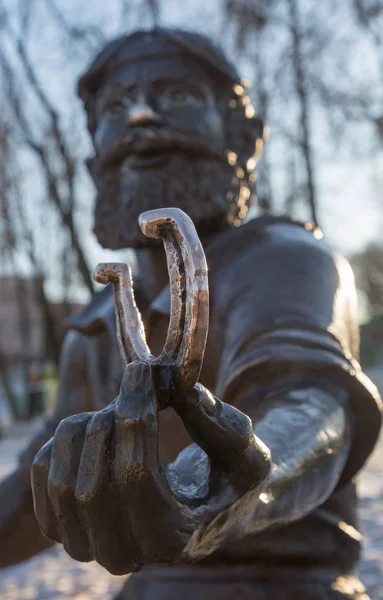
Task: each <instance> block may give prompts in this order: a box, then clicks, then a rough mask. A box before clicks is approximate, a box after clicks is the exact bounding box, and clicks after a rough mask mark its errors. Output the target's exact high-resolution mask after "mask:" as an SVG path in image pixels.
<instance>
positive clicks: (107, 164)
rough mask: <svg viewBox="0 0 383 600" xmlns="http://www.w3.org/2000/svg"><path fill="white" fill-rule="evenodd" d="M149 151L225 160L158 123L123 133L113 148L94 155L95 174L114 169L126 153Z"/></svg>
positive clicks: (196, 140) (197, 141) (204, 145)
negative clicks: (124, 134)
mask: <svg viewBox="0 0 383 600" xmlns="http://www.w3.org/2000/svg"><path fill="white" fill-rule="evenodd" d="M150 152H164V153H165V152H166V153H167V152H183V153H186V154H190V155H194V156H199V157H203V158H212V159H215V160H218V161H220V162H226V161H225V155H224V153H223V152H219V151H218V150H214V149H213V148H212V147H211V146H210V145H209V144H208V143H206V142H205V141H204V140H203V139H201V138H197V137H192V136H190V135H185V134H182V133H179V132H177V131H174V130H171V129H166V128H162V127H161V128H160V127H158V126H157V127H156V128H149V127H145V128H138V127H136V128H135V129H134V130H132V131H130V132H129V133H128V134H127V135H126V136H124V137H123V138H122V139H121V141H120V142H119V143H118V144H116V146H115V147H114V148H111V149H110V150H108V152H106V153H103V154H101V155H100V156H96V157H95V160H94V168H95V174H96V176H97V177H100V176H102V175H104V174H105V173H106V172H107V171H110V170H115V169H118V168H119V167H120V166H121V165H122V163H123V162H124V160H125V159H126V158H128V157H129V156H131V155H137V154H147V153H150Z"/></svg>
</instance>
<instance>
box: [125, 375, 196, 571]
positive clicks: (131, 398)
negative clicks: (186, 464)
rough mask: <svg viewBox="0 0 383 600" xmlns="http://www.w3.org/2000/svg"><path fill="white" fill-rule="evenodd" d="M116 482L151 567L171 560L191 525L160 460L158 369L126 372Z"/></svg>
mask: <svg viewBox="0 0 383 600" xmlns="http://www.w3.org/2000/svg"><path fill="white" fill-rule="evenodd" d="M115 427H116V434H115V435H116V449H115V463H114V468H115V475H114V477H115V481H116V486H117V489H118V493H119V496H120V498H121V500H122V502H123V504H124V507H125V508H124V510H123V514H124V516H125V519H128V520H129V523H130V527H131V531H132V532H133V535H134V537H135V539H136V540H137V541H138V543H139V544H140V548H141V552H142V554H143V559H144V562H145V563H150V562H158V561H159V560H161V561H163V562H165V563H166V562H171V561H172V560H173V559H174V556H177V555H178V554H179V553H180V552H181V551H182V549H183V547H184V545H185V543H186V540H187V533H186V529H187V528H188V525H190V523H189V520H188V516H187V514H186V509H183V508H182V507H181V506H180V505H179V504H178V502H177V501H176V499H175V498H174V496H173V495H172V493H171V490H170V488H169V486H168V483H167V480H166V477H165V475H164V473H163V471H162V469H161V467H160V465H159V460H158V419H157V400H156V393H155V389H154V384H153V368H152V367H151V366H149V365H147V364H144V363H135V366H134V368H133V364H132V368H131V369H130V370H127V371H125V375H124V378H123V382H122V386H121V392H120V396H119V398H118V400H117V402H116V425H115Z"/></svg>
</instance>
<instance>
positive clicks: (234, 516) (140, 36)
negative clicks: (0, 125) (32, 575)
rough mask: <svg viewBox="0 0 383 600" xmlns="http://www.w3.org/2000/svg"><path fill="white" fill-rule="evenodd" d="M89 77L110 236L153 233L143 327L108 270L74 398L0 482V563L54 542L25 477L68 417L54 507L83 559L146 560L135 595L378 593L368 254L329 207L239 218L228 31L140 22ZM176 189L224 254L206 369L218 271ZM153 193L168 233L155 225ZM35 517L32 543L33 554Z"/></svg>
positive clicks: (46, 461)
mask: <svg viewBox="0 0 383 600" xmlns="http://www.w3.org/2000/svg"><path fill="white" fill-rule="evenodd" d="M79 92H80V96H81V97H82V99H83V100H84V103H85V108H86V111H87V115H88V124H89V130H90V133H91V135H92V139H93V142H94V147H95V158H94V159H93V160H92V161H90V163H89V167H90V171H91V173H92V175H93V178H94V180H95V184H96V188H97V199H96V212H95V231H96V234H97V236H98V239H99V240H100V242H101V243H102V244H103V245H104V246H105V247H109V248H125V247H131V248H135V249H136V252H137V262H138V269H137V273H136V274H135V276H134V288H135V296H136V303H137V306H138V309H139V312H140V313H141V314H142V318H143V323H144V328H145V334H146V339H145V337H144V334H143V326H141V322H140V315H139V312H138V309H137V307H136V306H135V304H134V302H133V296H132V292H131V285H130V280H129V276H128V274H127V272H126V270H125V269H124V268H123V267H121V266H120V265H115V266H114V268H112V267H111V266H110V265H109V266H105V265H104V266H103V267H100V268H99V270H98V271H97V273H96V276H97V277H98V278H99V279H100V280H102V281H103V282H105V281H106V280H110V281H111V282H112V286H107V287H106V288H105V290H104V291H102V292H101V293H100V294H99V295H98V296H97V297H96V298H95V299H94V300H93V301H92V302H91V304H90V305H89V306H88V307H87V308H86V309H85V310H84V312H83V313H82V315H80V317H78V318H77V319H74V320H73V321H72V331H71V332H70V333H69V334H68V337H67V340H66V343H65V346H64V349H63V355H62V364H61V386H60V393H59V397H58V404H57V409H56V412H55V414H54V416H53V417H52V419H51V421H50V422H49V423H48V425H47V427H46V429H45V431H44V432H43V433H42V434H41V436H40V437H39V438H38V439H37V440H35V442H34V444H33V445H32V446H31V447H30V448H29V449H28V450H27V451H26V453H25V454H24V457H23V458H22V461H21V465H20V468H19V470H18V472H16V473H14V474H13V475H11V476H10V478H9V479H8V480H6V481H5V482H4V483H3V484H2V486H1V488H0V493H1V495H2V496H1V497H2V502H1V508H0V526H1V529H0V542H1V547H0V552H1V559H2V563H0V564H2V565H4V564H5V562H7V561H8V564H9V563H10V562H12V561H13V562H15V561H17V560H21V559H22V558H26V557H27V555H31V554H32V553H33V552H36V551H38V550H40V549H41V548H42V547H44V546H46V544H47V543H48V542H47V541H45V538H43V537H42V536H40V537H39V536H37V535H36V534H35V533H33V532H35V531H36V523H35V521H34V520H33V518H32V513H31V495H30V489H29V487H28V484H27V480H28V476H29V468H30V464H31V461H32V459H33V456H34V454H35V452H36V451H37V449H38V447H39V446H41V445H42V444H43V443H44V442H46V441H47V439H48V438H49V437H50V436H51V435H52V434H53V433H54V431H55V429H56V427H57V425H58V423H59V422H60V420H61V419H63V418H64V420H63V421H61V423H60V425H59V426H58V428H57V430H56V432H55V435H54V437H53V439H52V440H51V441H49V442H48V443H47V444H45V445H44V446H43V448H42V449H41V450H40V451H39V453H38V455H37V457H36V459H35V462H34V466H33V487H34V496H35V508H36V514H37V517H38V521H39V524H40V526H41V528H42V530H43V531H44V533H45V534H46V535H47V536H48V537H49V538H50V539H53V540H56V541H60V542H62V543H63V544H64V547H65V548H66V550H67V552H68V553H69V554H70V555H71V556H73V557H74V558H76V559H78V560H84V561H87V560H92V559H95V560H97V561H98V562H99V563H100V564H102V565H103V566H105V567H106V568H107V569H108V570H109V571H111V572H113V573H133V575H131V577H130V578H129V580H128V582H127V584H126V586H125V588H124V591H123V592H122V594H123V595H122V596H121V598H122V597H124V598H129V599H137V600H154V599H160V598H166V599H169V600H173V599H174V600H176V599H177V600H178V599H179V598H181V597H182V598H183V600H189V599H190V600H191V599H193V600H194V599H196V598H201V599H202V598H203V599H204V600H216V599H217V600H218V598H219V599H220V600H223V599H226V598H227V599H229V598H230V599H231V598H249V599H250V598H260V599H261V598H262V600H268V599H269V598H270V599H274V598H280V599H283V598H294V599H297V600H299V599H300V598H302V599H303V598H304V599H307V600H308V599H310V600H317V599H318V600H319V599H321V600H322V599H334V600H335V599H337V598H354V599H356V598H360V599H361V600H362V598H363V600H364V599H365V598H367V596H366V595H365V593H364V589H363V586H362V585H361V584H360V582H359V581H358V580H357V578H356V577H355V576H354V574H353V569H354V566H355V563H356V561H357V558H358V555H359V550H360V534H359V532H358V528H357V519H356V494H355V484H354V480H353V478H354V475H355V474H356V473H357V472H358V471H359V469H360V468H361V467H362V465H363V464H364V462H365V460H366V458H367V457H368V455H369V454H370V452H371V450H372V448H373V446H374V443H375V441H376V439H377V436H378V433H379V429H380V422H381V421H380V419H381V418H380V399H379V396H378V394H377V392H376V389H375V388H374V386H373V385H372V384H371V382H369V380H368V379H367V378H366V377H365V376H364V375H363V373H362V372H361V369H360V367H359V365H358V363H357V362H356V361H357V359H358V348H359V341H358V327H357V321H356V304H355V289H354V284H353V278H352V272H351V270H350V267H349V265H348V264H347V262H346V261H345V260H344V259H343V258H342V257H339V256H336V255H334V254H333V253H332V252H331V251H330V250H329V248H328V247H327V246H326V244H325V243H324V241H323V240H322V239H321V233H320V231H319V230H318V229H317V228H316V227H314V226H312V225H310V224H299V223H296V222H294V221H292V220H290V219H287V218H278V217H261V218H258V219H253V220H249V221H248V222H245V223H243V224H242V225H241V226H240V227H239V226H238V225H240V224H241V221H242V220H243V219H244V218H245V217H246V212H247V208H248V206H249V204H250V203H251V201H252V199H253V196H254V175H253V168H254V164H255V160H256V158H257V156H256V155H257V154H259V152H260V149H261V136H262V125H261V123H260V121H259V120H257V119H256V117H255V116H254V110H253V109H252V107H251V104H250V101H249V98H248V96H247V94H246V89H245V87H244V86H243V85H242V83H241V81H240V79H239V77H238V75H237V73H236V71H235V69H234V68H233V67H232V65H230V63H228V62H227V60H226V59H225V57H224V56H223V55H222V53H221V52H220V51H218V50H217V49H216V48H215V47H214V46H213V45H212V44H211V43H210V42H209V40H207V39H205V38H203V37H201V36H199V35H197V34H192V33H187V32H183V31H178V30H168V29H155V30H153V31H150V32H137V33H135V34H133V35H130V36H124V37H122V38H120V39H118V40H116V41H114V42H112V43H110V44H108V46H107V47H106V48H105V49H104V50H103V51H102V52H101V53H100V54H99V55H98V57H96V59H95V61H94V63H93V64H92V66H91V67H90V69H89V71H88V72H87V73H86V74H85V76H84V77H83V78H82V79H81V80H80V85H79ZM171 207H177V208H179V209H182V210H184V211H185V213H187V214H188V215H189V217H191V219H192V221H193V222H194V225H195V227H196V230H197V232H198V234H199V236H200V238H201V241H202V245H203V248H204V252H205V254H206V259H207V265H208V268H209V290H210V309H209V317H210V325H209V332H208V336H207V340H206V349H205V353H204V357H203V362H202V369H201V372H200V375H199V377H198V374H199V369H200V360H201V359H202V354H203V349H204V343H205V336H206V332H207V318H206V314H207V295H206V293H205V295H204V293H203V290H205V289H206V278H205V271H206V269H205V267H204V258H203V254H202V253H201V251H200V249H199V246H198V240H196V238H195V237H194V234H193V230H192V227H191V225H190V223H187V224H186V225H185V219H186V217H183V216H182V215H181V216H180V213H179V212H177V211H176V212H174V211H172V208H171ZM153 210H154V211H160V212H154V213H153V212H151V211H153ZM144 211H150V212H149V213H148V214H147V215H146V216H145V215H144V216H143V217H142V219H143V221H141V223H142V226H143V229H144V231H145V232H146V233H148V232H149V233H150V232H151V237H145V236H144V235H143V234H142V232H141V231H140V229H139V226H138V217H139V215H140V214H141V213H143V212H144ZM186 221H187V219H186ZM180 231H181V234H182V235H181V238H182V239H181V238H180V237H179V232H180ZM177 232H178V233H177ZM182 232H183V233H182ZM159 236H160V237H162V238H163V240H164V243H165V247H166V251H167V252H166V253H167V256H168V259H169V260H168V264H167V262H166V260H165V254H164V252H163V249H162V247H161V243H160V242H159V240H158V239H154V238H157V237H159ZM185 236H186V241H185ZM190 236H191V237H190ZM188 240H189V241H188ZM190 240H193V241H192V243H191V242H190ZM193 251H194V252H195V253H196V254H193ZM169 257H170V258H169ZM196 264H198V265H199V267H198V268H197V269H196ZM193 265H194V266H193ZM168 267H169V274H170V280H171V293H170V288H169V284H168V273H167V268H168ZM193 269H194V271H193ZM193 272H194V273H195V274H196V275H198V278H199V279H198V281H199V283H198V284H197V282H196V281H194V280H193V277H192V276H191V273H193ZM111 287H113V288H114V298H115V301H116V315H117V319H116V320H115V318H114V301H113V296H112V293H111ZM171 295H172V305H171V306H170V296H171ZM188 311H189V312H188ZM193 311H194V312H193ZM168 325H169V328H168ZM194 329H195V330H194ZM116 333H117V334H118V343H117V335H116ZM146 340H147V343H146ZM149 348H150V350H149ZM162 349H163V350H162ZM161 350H162V351H161ZM151 352H153V355H154V356H159V359H157V360H156V359H154V358H153V357H152V354H151ZM120 354H121V358H122V364H123V366H124V368H123V369H122V367H121V361H120ZM188 358H190V362H188V360H187V359H188ZM197 378H198V383H197V384H195V382H196V380H197ZM213 394H214V395H213ZM114 398H115V400H113V399H114ZM88 411H95V412H88ZM74 413H81V414H77V415H76V416H72V417H69V418H65V417H67V416H68V415H70V414H74ZM6 492H8V496H4V493H6ZM11 494H14V495H13V497H12V498H13V499H11ZM4 497H5V502H4V503H3V498H4ZM14 498H16V502H15V500H14ZM20 515H22V518H23V520H24V527H23V531H20V528H18V519H19V517H20ZM25 531H29V532H30V535H32V533H33V535H34V540H33V541H31V540H30V539H29V540H28V543H29V547H28V545H27V544H25V545H26V546H27V549H25V550H24V551H21V550H20V548H19V547H18V542H19V541H20V540H22V539H23V538H24V535H26V534H25ZM7 541H9V543H8V548H7V550H5V549H4V548H3V546H4V544H5V543H6V542H7ZM5 555H7V556H8V558H7V559H5V558H4V556H5Z"/></svg>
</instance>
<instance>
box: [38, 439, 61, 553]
mask: <svg viewBox="0 0 383 600" xmlns="http://www.w3.org/2000/svg"><path fill="white" fill-rule="evenodd" d="M52 442H53V440H50V441H49V442H47V443H46V444H45V445H44V446H43V447H42V448H40V450H39V451H38V453H37V454H36V456H35V459H34V461H33V464H32V470H31V482H32V492H33V504H34V509H35V515H36V519H37V522H38V524H39V527H40V529H41V531H42V532H43V534H44V535H45V537H47V538H48V539H50V540H54V541H55V542H60V543H61V531H60V526H59V522H58V520H57V518H56V515H55V513H54V511H53V508H52V505H51V501H50V499H49V496H48V476H49V467H50V461H51V456H52Z"/></svg>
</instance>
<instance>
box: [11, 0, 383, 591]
mask: <svg viewBox="0 0 383 600" xmlns="http://www.w3.org/2000/svg"><path fill="white" fill-rule="evenodd" d="M155 24H159V25H166V26H179V27H183V28H187V29H196V30H197V31H200V32H201V33H205V34H208V35H210V36H211V37H212V38H213V39H214V40H215V41H216V42H217V43H219V44H220V45H221V46H222V47H223V48H224V49H225V50H226V53H227V54H228V56H229V57H231V59H234V60H237V61H238V64H239V70H240V72H241V74H242V75H243V77H244V78H245V79H247V80H248V81H249V82H251V84H252V87H251V90H250V92H251V93H250V95H251V97H252V100H253V103H254V106H255V108H256V111H257V113H258V115H259V116H260V117H261V118H263V119H264V121H265V122H266V123H267V136H266V137H267V142H266V144H265V148H264V153H263V157H262V158H261V160H260V163H259V165H257V167H256V175H257V186H258V187H257V190H258V205H257V207H255V209H254V211H253V214H254V212H255V214H261V213H262V212H268V213H273V214H287V215H291V216H294V217H296V218H298V219H308V220H313V221H315V222H317V223H318V224H319V225H320V227H321V228H322V229H323V231H324V234H325V237H326V238H327V240H328V241H329V242H330V243H331V244H332V246H333V247H335V248H336V249H338V250H340V251H342V252H343V253H345V254H346V256H347V257H348V258H349V259H350V261H351V263H352V265H353V267H354V272H355V276H356V281H357V286H358V293H359V300H360V321H361V324H362V360H363V364H364V365H365V366H366V367H367V368H368V369H369V370H370V372H371V373H373V374H374V378H375V380H376V381H377V383H378V384H380V381H379V379H381V380H382V381H383V239H382V236H381V234H380V232H381V230H382V229H383V0H342V1H341V2H337V1H336V0H321V1H320V2H318V1H317V0H208V2H207V1H206V0H189V2H180V1H179V0H108V2H105V1H103V0H92V2H89V1H87V0H0V426H1V424H2V430H3V433H5V432H7V436H8V437H7V439H8V440H9V431H14V432H18V433H17V434H16V433H15V435H14V438H12V436H11V438H12V439H16V438H17V439H19V438H22V439H23V440H25V438H26V437H27V436H28V435H29V432H30V430H29V429H28V428H27V429H23V428H22V427H21V426H20V427H21V428H20V427H19V428H17V426H16V429H13V430H12V427H15V423H16V424H17V423H19V422H24V421H25V420H28V419H34V420H36V419H35V417H37V416H38V415H39V414H40V413H41V412H43V411H44V410H45V409H49V407H50V406H51V405H52V402H53V398H54V392H55V386H56V367H57V361H58V356H59V349H60V344H61V341H62V338H63V335H64V332H65V319H66V318H67V317H68V316H70V315H71V314H73V313H74V312H77V311H78V310H79V309H80V308H81V306H82V305H83V304H84V303H86V302H87V301H88V300H89V298H90V297H91V295H92V294H93V293H94V292H95V284H94V282H93V280H92V277H91V273H92V270H93V268H94V266H95V264H96V263H98V262H100V261H104V260H108V259H110V258H111V257H112V256H113V260H115V258H116V253H113V254H112V253H111V252H107V251H105V250H103V249H102V248H101V247H100V246H99V245H98V244H97V241H96V239H95V237H94V235H93V234H92V233H91V230H92V208H93V197H94V190H93V186H92V183H91V180H90V177H89V176H88V174H87V170H86V166H85V160H86V158H87V157H88V156H89V155H90V154H91V145H90V140H89V137H88V134H87V131H86V124H85V115H84V112H83V110H82V106H81V103H80V101H79V99H78V98H77V96H76V83H77V79H78V77H79V75H80V74H82V72H83V71H84V70H85V68H86V66H87V65H88V63H89V62H90V60H91V59H92V58H93V57H94V55H95V53H96V52H97V51H98V50H99V49H100V48H101V47H102V46H103V45H104V44H105V42H106V41H107V40H109V39H110V38H112V37H115V36H117V35H119V34H122V33H125V32H127V31H130V30H134V29H137V28H148V27H152V26H153V25H155ZM118 258H119V259H120V258H122V259H124V260H129V258H130V259H132V260H133V257H129V256H127V252H125V253H124V255H121V253H120V255H119V257H118ZM20 431H21V432H22V433H21V434H20ZM17 436H18V437H17ZM12 443H13V442H12ZM12 443H11V446H7V448H8V449H9V448H11V449H10V450H9V453H8V454H7V452H6V450H5V448H6V446H5V445H4V446H2V449H3V451H2V456H3V457H5V458H4V459H3V464H4V465H6V466H4V469H7V470H8V469H9V468H10V464H11V462H12V460H13V459H12V457H13V456H16V450H17V448H18V445H17V443H18V442H17V443H16V442H15V443H14V445H12ZM4 444H5V442H4ZM379 464H380V463H379ZM0 467H1V457H0ZM0 474H1V468H0ZM369 481H370V480H369ZM371 481H372V480H371ZM371 481H370V483H369V484H368V485H367V484H366V490H367V492H368V490H370V492H371V485H372V484H371ZM367 488H368V489H367ZM379 489H380V488H379ZM381 491H382V490H381V489H380V492H381ZM367 492H366V494H367V496H368V493H367ZM380 492H379V493H380ZM377 493H378V492H376V494H377ZM376 494H375V496H376ZM372 495H373V496H374V494H372ZM371 506H372V505H371ZM371 506H370V507H369V509H368V510H369V514H370V515H371V514H372V513H371V510H372V511H373V510H374V509H373V507H371ZM379 506H381V504H380V505H379ZM366 510H367V509H366ZM366 515H367V512H366ZM366 518H367V516H366ZM371 518H372V517H371ZM374 518H375V517H374ZM377 552H378V554H377V555H376V557H375V558H373V560H375V559H376V561H378V562H379V561H380V563H381V561H382V558H381V557H382V553H381V552H380V551H377ZM379 552H380V554H379ZM374 556H375V555H374ZM382 570H383V569H382ZM87 585H88V584H87ZM64 587H65V585H64ZM4 589H5V588H4ZM24 589H27V587H25V588H24ZM105 589H106V588H105ZM376 589H377V588H376ZM15 593H16V592H15ZM17 593H18V592H17ZM17 593H16V595H15V596H9V597H14V598H27V597H29V596H27V595H25V594H26V593H27V592H25V593H24V592H23V593H24V595H21V596H18V595H17ZM31 593H32V596H30V597H31V598H35V597H36V598H37V597H39V598H40V597H41V598H42V597H43V596H33V593H35V592H33V590H32V592H31ZM376 593H377V594H378V592H376ZM105 594H106V592H104V595H103V596H100V598H101V597H103V598H106V597H107V596H106V595H105ZM2 597H3V596H2ZM7 597H8V596H7ZM44 597H45V596H44ZM46 597H47V598H48V597H49V598H51V597H52V598H53V597H56V596H46ZM57 597H60V598H61V597H64V596H57ZM65 597H74V596H71V595H69V596H65ZM76 597H77V596H76ZM78 597H79V598H80V596H78ZM85 597H87V596H84V598H85ZM91 597H92V598H96V595H92V596H91ZM97 597H98V596H97ZM377 597H378V595H376V596H374V598H377ZM379 597H382V598H383V592H382V596H379Z"/></svg>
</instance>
